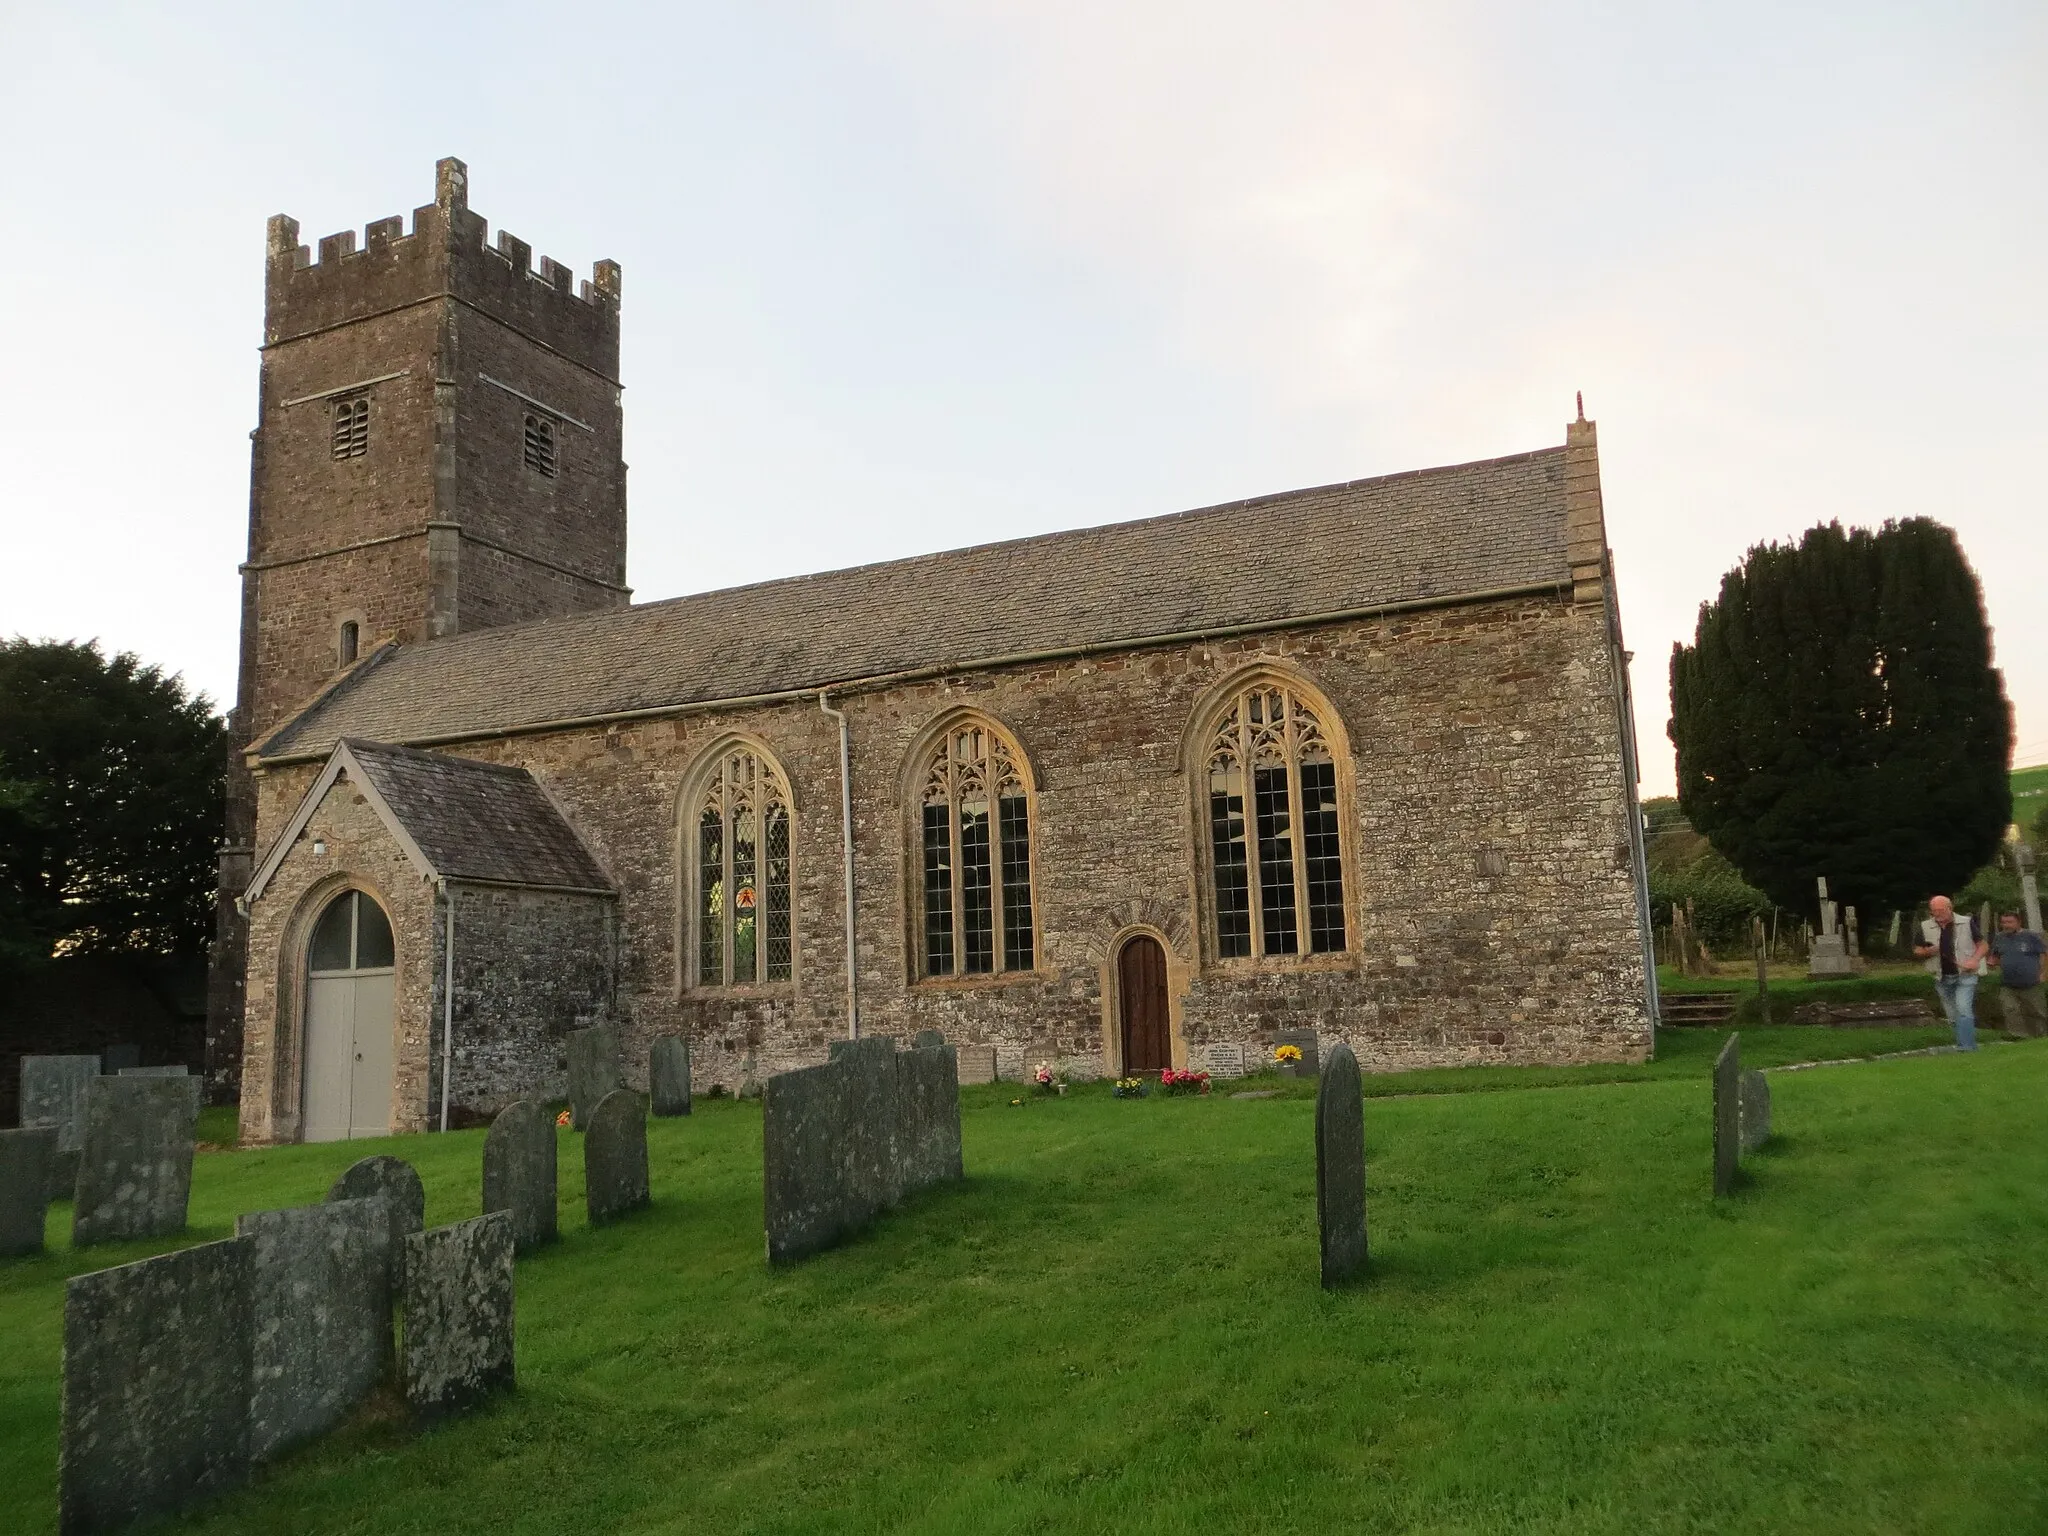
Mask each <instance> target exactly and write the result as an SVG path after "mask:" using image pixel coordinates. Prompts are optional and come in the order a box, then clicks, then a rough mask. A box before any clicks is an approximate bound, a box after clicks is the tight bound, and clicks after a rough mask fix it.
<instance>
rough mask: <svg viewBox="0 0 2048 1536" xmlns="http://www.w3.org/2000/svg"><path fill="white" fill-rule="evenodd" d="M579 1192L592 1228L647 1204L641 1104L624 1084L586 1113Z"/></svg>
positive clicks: (644, 1125)
mask: <svg viewBox="0 0 2048 1536" xmlns="http://www.w3.org/2000/svg"><path fill="white" fill-rule="evenodd" d="M583 1194H584V1199H585V1201H586V1202H587V1204H588V1206H589V1210H590V1224H591V1225H592V1226H593V1227H595V1226H600V1225H602V1224H603V1223H605V1222H607V1221H616V1220H618V1218H619V1217H621V1216H623V1215H625V1214H626V1213H627V1212H628V1211H635V1210H638V1209H639V1208H640V1207H641V1206H643V1205H645V1204H646V1203H647V1107H646V1105H645V1103H644V1102H643V1101H642V1100H641V1098H640V1095H639V1094H637V1093H635V1092H634V1091H633V1090H632V1089H630V1088H614V1089H613V1090H612V1091H611V1092H610V1093H608V1094H606V1095H605V1096H604V1097H603V1098H602V1099H600V1100H598V1103H597V1108H596V1109H594V1110H592V1111H591V1113H590V1129H589V1132H588V1133H587V1135H586V1136H585V1138H584V1142H583Z"/></svg>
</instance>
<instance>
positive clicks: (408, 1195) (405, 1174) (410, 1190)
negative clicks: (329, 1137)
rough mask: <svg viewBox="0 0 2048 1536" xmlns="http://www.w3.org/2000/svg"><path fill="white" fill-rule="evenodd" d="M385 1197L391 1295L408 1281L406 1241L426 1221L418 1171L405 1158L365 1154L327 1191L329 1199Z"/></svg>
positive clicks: (422, 1189)
mask: <svg viewBox="0 0 2048 1536" xmlns="http://www.w3.org/2000/svg"><path fill="white" fill-rule="evenodd" d="M379 1195H381V1196H383V1198H384V1201H385V1207H384V1215H385V1218H386V1219H387V1220H388V1221H389V1222H390V1223H391V1244H390V1248H389V1250H388V1251H389V1252H390V1255H391V1294H392V1295H394V1296H396V1295H397V1294H398V1293H399V1291H400V1289H401V1288H402V1287H403V1286H404V1284H405V1254H406V1247H405V1240H406V1239H407V1238H408V1237H411V1236H413V1235H414V1234H415V1233H417V1232H418V1231H419V1230H420V1229H421V1228H422V1227H424V1226H425V1225H426V1224H427V1192H426V1190H425V1189H424V1188H423V1187H422V1186H421V1184H420V1176H419V1173H418V1172H417V1171H416V1170H415V1169H414V1168H413V1165H412V1164H411V1163H408V1162H407V1161H406V1160H405V1159H404V1158H402V1157H389V1156H382V1155H380V1156H377V1157H365V1158H361V1159H359V1160H357V1161H356V1162H353V1163H350V1164H349V1165H348V1168H347V1170H346V1171H345V1172H344V1173H343V1174H342V1176H341V1177H340V1178H338V1179H336V1180H335V1181H334V1183H333V1184H332V1185H331V1186H330V1187H329V1189H328V1191H327V1198H328V1199H329V1200H371V1199H375V1198H376V1197H377V1196H379Z"/></svg>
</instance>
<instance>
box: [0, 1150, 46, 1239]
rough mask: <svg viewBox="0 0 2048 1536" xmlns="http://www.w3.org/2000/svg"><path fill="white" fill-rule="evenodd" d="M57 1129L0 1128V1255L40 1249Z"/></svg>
mask: <svg viewBox="0 0 2048 1536" xmlns="http://www.w3.org/2000/svg"><path fill="white" fill-rule="evenodd" d="M56 1158H57V1128H56V1127H55V1126H54V1125H30V1126H24V1127H22V1128H21V1129H20V1130H14V1131H0V1258H10V1257H12V1256H13V1255H15V1254H18V1253H41V1252H42V1251H43V1225H44V1223H45V1222H46V1221H47V1220H48V1219H49V1215H50V1164H51V1163H53V1162H55V1161H56Z"/></svg>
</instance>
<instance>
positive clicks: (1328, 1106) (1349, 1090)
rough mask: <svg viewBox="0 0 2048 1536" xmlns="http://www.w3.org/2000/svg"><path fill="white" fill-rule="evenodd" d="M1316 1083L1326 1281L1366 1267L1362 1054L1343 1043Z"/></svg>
mask: <svg viewBox="0 0 2048 1536" xmlns="http://www.w3.org/2000/svg"><path fill="white" fill-rule="evenodd" d="M1320 1075H1321V1081H1320V1082H1318V1083H1317V1084H1316V1233H1317V1236H1318V1237H1319V1238H1320V1240H1321V1247H1322V1256H1323V1285H1324V1287H1325V1288H1326V1289H1327V1288H1329V1287H1331V1286H1336V1285H1342V1284H1343V1283H1344V1282H1345V1281H1346V1280H1349V1279H1351V1278H1352V1277H1353V1276H1355V1275H1357V1274H1358V1273H1359V1272H1360V1271H1361V1270H1363V1269H1364V1268H1365V1257H1366V1244H1365V1088H1364V1084H1363V1083H1362V1082H1361V1081H1360V1080H1359V1076H1358V1058H1357V1057H1356V1056H1354V1055H1353V1054H1352V1052H1351V1047H1350V1046H1348V1045H1346V1044H1344V1043H1343V1042H1341V1041H1340V1042H1339V1043H1338V1044H1337V1045H1335V1046H1333V1047H1332V1048H1331V1050H1330V1064H1329V1066H1328V1067H1326V1068H1325V1069H1324V1070H1323V1071H1322V1073H1321V1074H1320Z"/></svg>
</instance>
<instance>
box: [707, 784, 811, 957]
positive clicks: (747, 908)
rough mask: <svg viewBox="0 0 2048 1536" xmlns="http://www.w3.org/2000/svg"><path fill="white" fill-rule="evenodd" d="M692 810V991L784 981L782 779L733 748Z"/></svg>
mask: <svg viewBox="0 0 2048 1536" xmlns="http://www.w3.org/2000/svg"><path fill="white" fill-rule="evenodd" d="M693 804H694V809H693V812H692V817H691V827H692V839H691V841H692V853H693V858H694V862H695V899H694V906H695V913H694V917H695V946H694V947H695V950H696V966H697V984H698V985H699V986H703V987H726V986H750V985H754V984H757V983H760V982H769V981H787V980H789V976H790V954H791V935H790V897H789V844H790V831H789V790H788V788H787V787H786V786H785V785H784V784H783V782H782V776H781V775H780V774H779V773H777V772H776V770H775V769H774V768H773V767H772V766H770V765H769V764H768V763H767V762H766V761H765V760H763V759H762V758H761V757H760V756H759V755H758V754H756V753H753V752H750V751H748V750H747V749H746V748H745V747H734V748H732V749H730V750H729V751H726V752H724V753H722V754H720V757H719V760H718V766H717V768H716V770H715V771H714V772H713V773H712V774H711V775H710V776H709V778H708V779H707V781H706V782H705V785H704V788H703V789H702V791H701V792H700V793H699V794H698V795H697V796H696V798H695V801H694V803H693Z"/></svg>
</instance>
